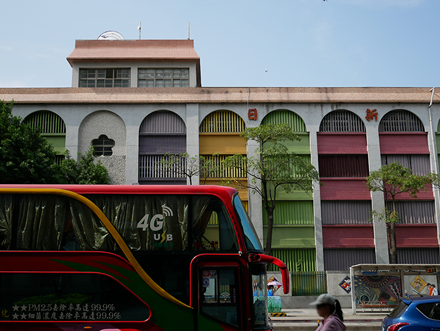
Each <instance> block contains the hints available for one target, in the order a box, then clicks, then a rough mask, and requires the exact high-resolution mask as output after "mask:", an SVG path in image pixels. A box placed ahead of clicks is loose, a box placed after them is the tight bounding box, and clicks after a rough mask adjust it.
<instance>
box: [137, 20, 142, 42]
mask: <svg viewBox="0 0 440 331" xmlns="http://www.w3.org/2000/svg"><path fill="white" fill-rule="evenodd" d="M138 30H139V40H141V31H142V27H141V22H139V25H138Z"/></svg>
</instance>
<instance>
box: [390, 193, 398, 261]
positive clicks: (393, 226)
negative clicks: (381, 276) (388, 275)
mask: <svg viewBox="0 0 440 331" xmlns="http://www.w3.org/2000/svg"><path fill="white" fill-rule="evenodd" d="M393 213H394V215H393V216H395V215H396V203H395V201H394V197H393ZM390 256H391V261H390V262H391V264H397V245H396V223H395V222H391V223H390Z"/></svg>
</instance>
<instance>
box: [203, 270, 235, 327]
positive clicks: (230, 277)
mask: <svg viewBox="0 0 440 331" xmlns="http://www.w3.org/2000/svg"><path fill="white" fill-rule="evenodd" d="M200 279H201V284H200V286H201V290H200V296H201V297H200V310H201V312H203V313H205V314H206V315H209V316H211V317H213V318H215V319H217V320H220V321H222V322H226V323H228V324H231V325H233V326H237V327H238V321H239V319H238V312H239V310H238V301H237V298H238V296H239V288H238V286H237V284H238V282H237V268H234V267H231V268H212V267H211V268H202V269H200Z"/></svg>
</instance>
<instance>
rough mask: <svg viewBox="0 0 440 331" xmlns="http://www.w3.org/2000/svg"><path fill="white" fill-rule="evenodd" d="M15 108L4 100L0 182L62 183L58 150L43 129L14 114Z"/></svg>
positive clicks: (0, 110) (0, 113)
mask: <svg viewBox="0 0 440 331" xmlns="http://www.w3.org/2000/svg"><path fill="white" fill-rule="evenodd" d="M12 105H13V103H12V102H11V103H9V104H7V103H5V102H4V101H1V100H0V182H1V183H3V184H54V183H58V175H59V171H60V169H59V166H58V165H57V164H56V156H57V154H56V152H55V150H54V148H53V147H52V145H51V144H49V143H48V142H47V140H46V139H45V138H44V137H42V136H41V135H40V132H39V130H34V129H32V128H31V127H30V126H29V124H26V123H23V122H22V119H21V118H20V117H18V116H14V115H12Z"/></svg>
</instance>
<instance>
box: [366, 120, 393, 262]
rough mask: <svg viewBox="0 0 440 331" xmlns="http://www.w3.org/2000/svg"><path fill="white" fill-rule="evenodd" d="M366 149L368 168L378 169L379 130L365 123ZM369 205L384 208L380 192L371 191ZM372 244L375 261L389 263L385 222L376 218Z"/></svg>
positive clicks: (380, 209)
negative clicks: (374, 251)
mask: <svg viewBox="0 0 440 331" xmlns="http://www.w3.org/2000/svg"><path fill="white" fill-rule="evenodd" d="M367 149H368V166H369V170H370V172H371V171H374V170H379V168H380V167H381V166H382V160H381V156H380V145H379V132H378V131H377V126H375V125H371V126H370V125H367ZM371 206H372V208H373V210H376V211H378V212H380V211H382V210H383V209H384V208H385V200H384V197H383V193H382V192H371ZM373 232H374V246H375V250H376V263H378V264H388V263H390V258H389V252H388V240H387V227H386V224H385V222H383V221H379V220H378V219H377V218H374V220H373Z"/></svg>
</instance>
